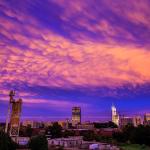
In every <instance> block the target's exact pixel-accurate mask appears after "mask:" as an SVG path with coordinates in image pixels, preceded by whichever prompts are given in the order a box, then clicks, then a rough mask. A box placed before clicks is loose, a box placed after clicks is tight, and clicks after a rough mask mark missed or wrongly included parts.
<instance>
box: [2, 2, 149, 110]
mask: <svg viewBox="0 0 150 150" xmlns="http://www.w3.org/2000/svg"><path fill="white" fill-rule="evenodd" d="M149 5H150V1H148V0H144V1H143V0H134V1H129V2H128V0H127V1H119V0H115V1H112V0H102V1H97V0H95V1H90V0H87V1H86V3H85V1H80V0H79V1H78V0H77V1H76V2H74V1H68V0H49V1H46V2H45V3H43V2H42V1H40V0H35V1H30V0H24V1H15V0H14V1H7V2H6V1H4V0H2V1H1V2H0V91H1V99H2V100H5V99H6V95H7V91H8V90H9V89H10V87H11V88H16V89H17V90H18V91H19V92H20V95H21V94H22V97H26V98H29V99H31V101H28V100H26V103H29V105H30V103H34V104H37V103H40V104H41V105H42V104H43V105H44V104H45V103H47V104H52V105H51V106H52V107H55V106H58V105H56V104H58V103H59V100H60V98H58V97H57V98H56V97H55V98H56V100H54V99H53V98H52V97H51V95H49V96H48V97H47V96H46V95H45V96H44V94H43V97H42V99H41V97H39V95H40V91H38V90H35V91H32V90H29V89H28V88H27V87H41V88H42V87H43V88H49V89H55V88H56V91H57V89H64V90H68V91H69V90H74V89H78V88H79V89H80V90H81V91H85V90H86V91H88V90H89V91H91V90H92V89H99V91H101V90H100V89H101V88H104V87H105V88H108V89H111V90H110V91H111V92H110V93H109V92H108V90H106V92H101V96H102V97H105V96H108V95H109V96H110V97H115V96H116V95H118V94H116V92H117V90H118V89H120V88H123V87H124V86H126V85H130V86H132V87H133V88H134V87H135V89H136V88H137V85H138V86H140V87H143V86H145V85H146V88H140V91H142V90H143V91H144V93H146V94H149V90H148V89H149V87H150V86H149V82H150V11H149V7H148V6H149ZM25 87H26V88H25ZM133 88H131V90H132V89H133ZM129 91H130V90H129ZM143 91H142V92H143ZM25 92H26V93H27V95H26V94H25V95H24V93H25ZM94 92H95V94H94V95H97V93H98V92H97V90H93V93H94ZM125 92H126V91H125ZM83 93H84V92H83ZM135 93H137V92H136V91H135ZM32 94H33V95H32ZM126 94H127V95H128V93H126ZM81 95H82V94H81ZM83 95H84V94H83ZM123 95H124V94H123ZM118 96H119V95H118ZM4 97H5V98H4ZM66 97H67V92H65V96H64V97H63V98H61V100H62V99H63V102H62V104H64V105H63V106H65V107H68V108H69V107H71V106H72V105H70V103H72V99H74V98H75V96H74V97H73V98H72V97H70V99H69V98H68V99H66ZM68 97H69V96H68ZM88 102H89V100H87V101H84V102H83V101H82V100H81V101H80V100H79V101H78V102H76V103H74V104H77V105H80V104H81V105H84V104H86V103H88ZM90 103H91V102H90Z"/></svg>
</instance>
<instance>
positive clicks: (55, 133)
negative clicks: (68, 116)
mask: <svg viewBox="0 0 150 150" xmlns="http://www.w3.org/2000/svg"><path fill="white" fill-rule="evenodd" d="M48 130H49V131H50V134H51V137H52V138H59V137H62V127H61V126H60V125H59V124H58V122H55V123H54V124H53V125H52V126H50V127H49V128H48Z"/></svg>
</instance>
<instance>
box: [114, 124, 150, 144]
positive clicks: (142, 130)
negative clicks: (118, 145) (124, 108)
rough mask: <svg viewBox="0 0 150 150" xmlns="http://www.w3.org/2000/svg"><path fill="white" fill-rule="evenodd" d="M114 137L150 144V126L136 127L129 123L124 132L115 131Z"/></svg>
mask: <svg viewBox="0 0 150 150" xmlns="http://www.w3.org/2000/svg"><path fill="white" fill-rule="evenodd" d="M113 138H114V139H116V140H117V141H118V142H128V143H133V144H145V145H149V146H150V126H143V125H140V126H138V127H134V126H132V125H127V126H125V128H124V129H123V130H122V132H118V133H114V134H113Z"/></svg>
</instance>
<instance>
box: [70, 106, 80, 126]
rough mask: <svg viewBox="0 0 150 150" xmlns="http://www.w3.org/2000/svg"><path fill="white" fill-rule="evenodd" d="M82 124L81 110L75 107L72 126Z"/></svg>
mask: <svg viewBox="0 0 150 150" xmlns="http://www.w3.org/2000/svg"><path fill="white" fill-rule="evenodd" d="M80 123H81V108H80V107H73V108H72V125H73V126H75V125H77V124H80Z"/></svg>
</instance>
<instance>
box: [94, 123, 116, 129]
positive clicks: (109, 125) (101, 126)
mask: <svg viewBox="0 0 150 150" xmlns="http://www.w3.org/2000/svg"><path fill="white" fill-rule="evenodd" d="M94 127H95V128H98V129H100V128H117V127H118V126H117V125H116V124H114V123H113V122H111V121H109V122H105V123H97V122H95V123H94Z"/></svg>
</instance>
